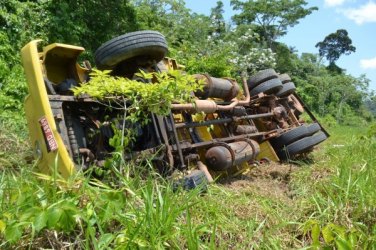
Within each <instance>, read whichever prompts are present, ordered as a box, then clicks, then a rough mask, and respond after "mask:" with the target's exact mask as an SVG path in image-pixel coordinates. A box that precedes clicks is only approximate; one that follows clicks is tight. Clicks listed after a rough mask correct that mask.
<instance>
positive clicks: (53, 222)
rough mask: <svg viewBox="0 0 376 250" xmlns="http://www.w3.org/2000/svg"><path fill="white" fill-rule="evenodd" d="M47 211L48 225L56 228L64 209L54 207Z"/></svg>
mask: <svg viewBox="0 0 376 250" xmlns="http://www.w3.org/2000/svg"><path fill="white" fill-rule="evenodd" d="M47 213H48V220H47V225H48V227H49V228H55V227H56V226H57V223H58V222H59V220H60V217H61V215H62V213H63V210H62V209H61V208H57V207H52V208H50V209H49V210H48V212H47Z"/></svg>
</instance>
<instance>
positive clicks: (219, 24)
mask: <svg viewBox="0 0 376 250" xmlns="http://www.w3.org/2000/svg"><path fill="white" fill-rule="evenodd" d="M223 13H224V10H223V2H222V1H218V2H217V5H216V6H215V7H214V8H212V9H211V13H210V19H211V22H212V24H211V26H212V29H213V31H212V35H213V36H215V37H220V36H221V35H223V34H224V33H225V32H226V23H225V19H224V18H223Z"/></svg>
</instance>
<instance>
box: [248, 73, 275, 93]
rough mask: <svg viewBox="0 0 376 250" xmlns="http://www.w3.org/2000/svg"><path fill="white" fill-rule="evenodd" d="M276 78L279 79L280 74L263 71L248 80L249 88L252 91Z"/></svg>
mask: <svg viewBox="0 0 376 250" xmlns="http://www.w3.org/2000/svg"><path fill="white" fill-rule="evenodd" d="M275 78H278V74H277V73H276V72H275V70H274V69H265V70H261V71H259V72H257V73H256V74H254V75H253V76H251V77H250V78H249V79H248V82H247V83H248V88H250V89H252V88H254V87H256V86H257V85H259V84H261V83H262V82H265V81H267V80H270V79H275Z"/></svg>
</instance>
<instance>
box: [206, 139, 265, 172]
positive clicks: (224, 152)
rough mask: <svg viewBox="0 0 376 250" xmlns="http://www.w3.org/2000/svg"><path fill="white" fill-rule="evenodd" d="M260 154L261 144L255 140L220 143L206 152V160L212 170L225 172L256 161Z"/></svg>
mask: <svg viewBox="0 0 376 250" xmlns="http://www.w3.org/2000/svg"><path fill="white" fill-rule="evenodd" d="M259 152H260V147H259V144H258V143H257V142H256V141H253V140H244V141H237V142H232V143H228V144H227V143H219V144H218V145H217V146H214V147H212V148H210V149H209V150H208V151H206V154H205V160H206V165H207V166H208V167H209V168H210V169H211V170H214V171H224V170H228V169H229V168H231V167H232V166H235V165H239V164H241V163H243V162H246V161H250V160H252V159H255V158H256V156H257V155H258V153H259Z"/></svg>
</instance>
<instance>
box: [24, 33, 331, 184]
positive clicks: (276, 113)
mask: <svg viewBox="0 0 376 250" xmlns="http://www.w3.org/2000/svg"><path fill="white" fill-rule="evenodd" d="M39 42H40V41H38V40H35V41H31V42H30V43H28V44H27V45H26V46H25V47H24V48H23V49H22V62H23V66H24V69H25V73H26V78H27V82H28V88H29V95H28V96H27V97H26V100H25V109H26V116H27V122H28V128H29V131H30V139H31V144H32V147H33V150H34V155H35V157H36V158H37V159H38V166H39V167H40V171H41V172H43V173H46V174H59V175H61V176H63V177H68V176H70V175H72V173H74V172H75V171H81V170H82V171H85V170H86V169H88V168H102V167H103V165H104V161H105V160H106V158H108V157H110V156H111V153H112V152H113V151H114V148H113V147H112V146H111V145H110V143H109V140H110V139H111V138H112V137H113V135H114V131H113V129H114V127H116V125H117V124H115V123H117V122H118V120H119V119H118V118H119V116H122V115H124V112H122V111H119V110H118V109H108V108H107V106H106V105H104V104H103V103H101V102H98V101H95V100H93V99H92V98H90V96H80V97H75V96H74V95H73V94H72V91H71V88H73V87H76V86H81V85H83V84H90V72H91V70H92V69H91V66H90V63H89V62H87V61H85V62H84V63H83V64H82V65H79V63H78V62H77V58H78V56H79V55H80V53H82V52H83V51H84V48H82V47H78V46H72V45H66V44H59V43H54V44H50V45H48V46H46V47H44V48H43V49H41V50H39V49H38V43H39ZM167 51H168V47H167V42H166V40H165V37H164V36H163V35H162V34H160V33H159V32H156V31H137V32H132V33H128V34H125V35H122V36H119V37H116V38H114V39H112V40H110V41H108V42H106V43H104V44H103V45H102V46H101V47H100V48H98V49H97V51H96V52H95V64H96V66H97V68H98V69H111V70H112V71H111V74H112V75H114V76H118V77H127V78H129V79H137V78H136V77H135V74H136V73H137V72H139V71H140V70H143V71H146V72H163V71H168V70H171V69H175V70H176V69H182V67H181V66H180V65H179V64H178V63H177V62H176V61H175V60H173V59H170V58H166V54H167ZM194 77H195V78H196V79H197V80H201V81H203V82H204V83H205V86H204V88H203V89H202V90H200V91H197V92H196V93H192V95H194V98H195V100H194V102H193V103H174V104H172V107H171V112H170V114H169V115H167V116H160V115H156V114H153V113H150V114H149V115H150V119H149V120H150V122H149V123H148V124H146V125H142V126H141V125H137V124H136V125H135V126H136V128H137V131H138V132H137V136H136V139H135V141H136V142H135V143H132V144H130V145H128V148H127V150H124V155H123V157H124V159H128V160H132V159H134V158H135V157H138V156H139V155H148V154H149V155H150V156H151V159H152V162H153V165H154V166H155V168H156V169H157V170H158V171H159V172H161V173H162V174H164V175H169V174H171V173H172V172H174V171H176V170H178V171H181V172H182V173H186V177H185V178H186V180H191V181H192V183H196V182H197V181H198V180H202V179H205V180H208V181H212V180H213V178H216V177H218V176H220V175H223V174H226V175H228V174H234V173H239V172H241V171H243V170H245V169H247V168H249V167H250V166H252V165H254V164H255V163H257V162H258V161H264V160H271V161H285V160H289V159H293V158H294V157H296V156H299V155H301V154H305V153H307V152H309V151H311V150H312V148H313V147H314V146H315V145H317V144H319V143H320V142H322V141H324V140H325V139H327V138H328V136H329V135H328V133H327V132H326V131H325V130H324V129H323V128H322V126H321V125H320V123H318V122H317V120H316V119H315V117H314V116H313V114H312V113H311V112H309V110H308V109H307V107H306V106H305V105H304V103H303V102H302V100H301V99H300V98H299V96H298V95H297V94H296V93H295V85H294V83H293V82H291V78H290V77H289V76H288V75H287V74H277V73H276V72H275V71H274V70H273V69H266V70H262V71H260V72H258V73H256V74H255V75H253V76H251V77H249V79H242V83H241V84H242V89H243V91H241V87H239V85H238V83H237V82H236V81H235V80H234V79H231V78H216V77H215V76H210V75H207V74H196V75H194ZM140 80H141V81H142V79H140ZM145 84H158V82H146V83H145ZM303 112H307V113H308V115H309V116H310V117H311V120H312V121H313V122H311V123H309V124H307V123H303V122H301V121H300V120H299V116H300V115H301V114H302V113H303ZM112 123H114V124H112ZM193 185H194V184H193Z"/></svg>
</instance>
